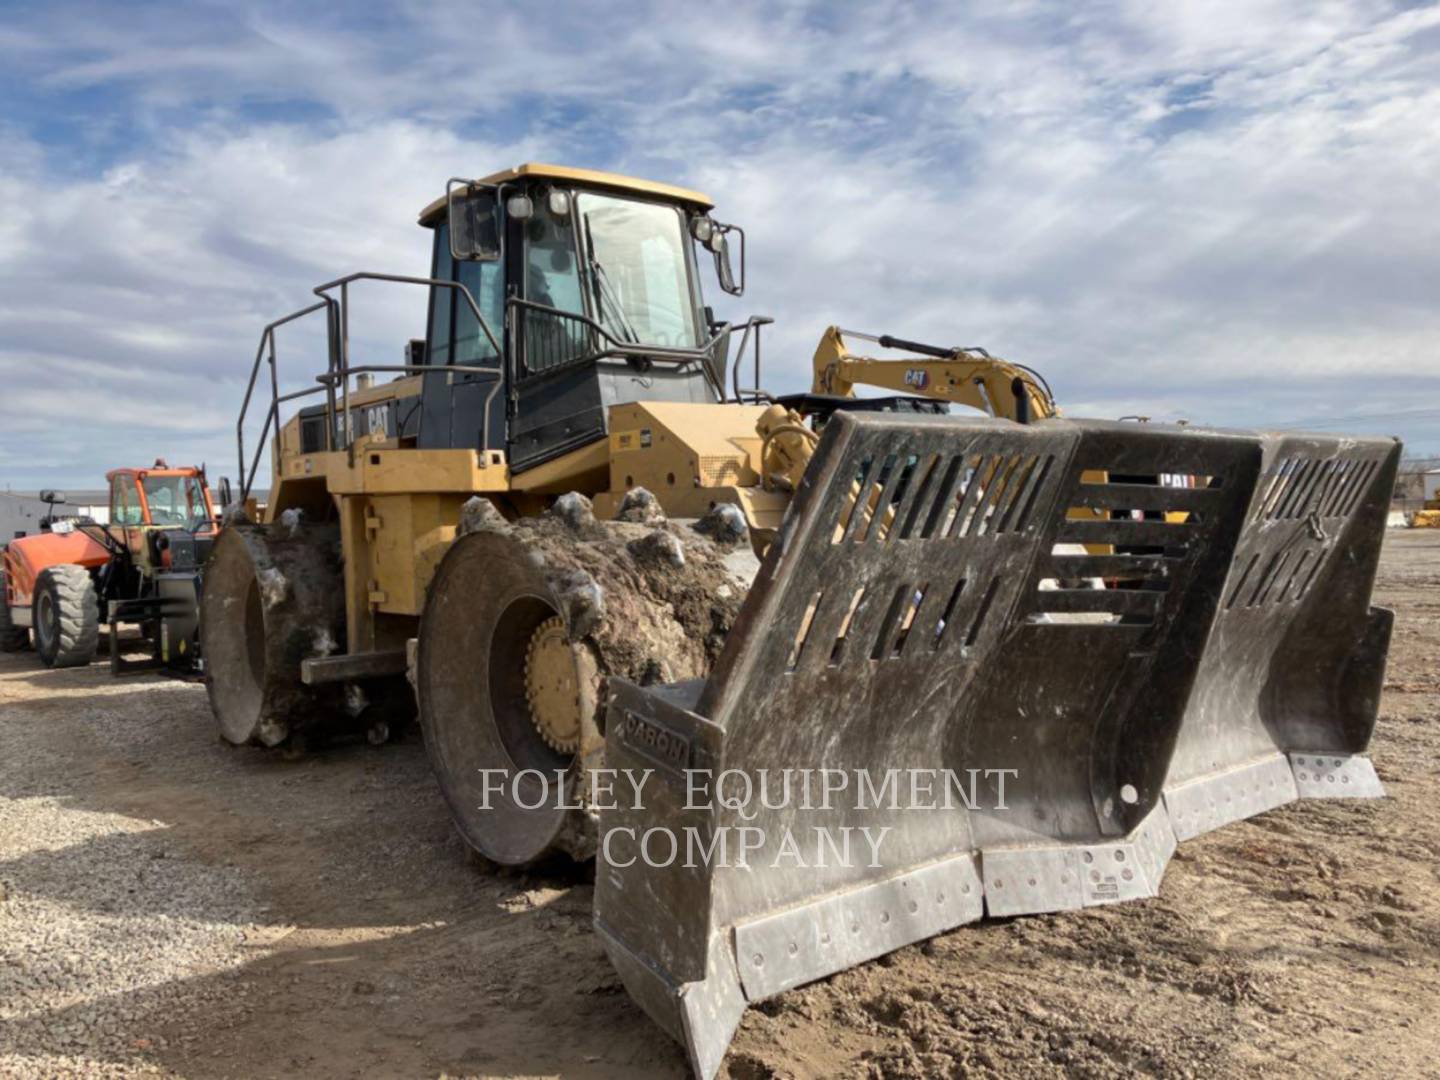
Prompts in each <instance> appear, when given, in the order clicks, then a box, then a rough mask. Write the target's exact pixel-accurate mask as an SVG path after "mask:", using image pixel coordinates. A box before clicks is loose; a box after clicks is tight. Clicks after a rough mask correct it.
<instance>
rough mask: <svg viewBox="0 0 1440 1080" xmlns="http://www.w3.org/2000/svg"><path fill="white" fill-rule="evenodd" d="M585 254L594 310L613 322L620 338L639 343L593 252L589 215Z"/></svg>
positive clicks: (604, 318) (608, 279)
mask: <svg viewBox="0 0 1440 1080" xmlns="http://www.w3.org/2000/svg"><path fill="white" fill-rule="evenodd" d="M585 254H586V260H587V262H588V263H589V265H590V280H591V281H592V282H593V283H594V288H595V311H596V313H597V314H598V315H599V316H600V320H601V322H607V321H609V322H613V323H614V325H615V326H616V327H617V328H618V329H619V331H620V337H621V338H622V340H625V341H629V342H632V343H637V344H638V343H639V341H640V336H639V335H638V334H636V333H635V330H634V328H633V327H631V325H630V323H629V322H628V321H627V320H626V318H625V309H624V308H622V307H621V306H620V301H619V299H618V298H617V297H616V296H615V287H614V285H613V284H611V282H610V275H609V274H607V273H606V272H605V267H604V266H602V265H601V264H600V257H599V256H598V255H596V254H595V240H594V237H593V236H592V235H591V233H590V215H589V214H586V215H585Z"/></svg>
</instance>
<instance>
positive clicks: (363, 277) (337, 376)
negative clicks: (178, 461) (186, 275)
mask: <svg viewBox="0 0 1440 1080" xmlns="http://www.w3.org/2000/svg"><path fill="white" fill-rule="evenodd" d="M356 281H388V282H394V283H397V284H402V285H423V286H428V287H432V288H434V287H438V288H444V289H453V290H455V291H456V292H458V293H459V294H460V295H461V296H462V297H464V299H465V302H466V303H467V304H468V305H469V306H470V310H471V312H472V313H473V314H474V316H475V322H476V325H477V326H479V328H480V329H481V331H482V332H483V333H484V334H485V338H486V340H487V341H488V342H489V343H490V346H491V348H493V349H494V350H495V355H496V356H497V357H498V358H499V359H498V360H497V361H496V362H495V363H494V364H454V363H452V364H447V365H445V366H444V367H443V368H442V367H438V366H434V365H429V364H367V365H360V366H357V367H351V366H350V289H349V287H350V285H351V284H352V283H353V282H356ZM337 288H338V289H339V290H340V298H339V299H338V300H337V299H335V297H333V296H331V295H330V292H331V290H334V289H337ZM313 291H314V293H315V295H316V296H318V297H319V298H320V299H319V300H318V301H317V302H316V303H313V304H311V305H309V306H308V307H304V308H301V309H299V310H298V311H293V312H291V313H290V314H289V315H286V316H284V317H282V318H279V319H276V320H275V321H274V322H272V323H269V324H268V325H266V327H265V328H264V329H263V330H262V331H261V333H260V343H259V344H258V345H257V346H256V349H255V362H254V364H252V365H251V368H250V380H249V382H248V383H247V384H246V387H245V397H244V399H243V401H242V402H241V404H240V415H239V417H238V419H237V420H236V421H235V443H236V448H237V455H238V460H239V467H240V501H241V502H242V503H243V502H244V501H245V499H246V498H248V497H249V494H250V490H251V488H252V486H253V485H254V481H255V474H256V472H257V471H258V470H259V467H260V456H261V454H262V453H263V452H264V449H265V446H266V444H267V440H268V439H269V438H270V437H271V433H272V431H273V432H274V435H275V437H277V438H278V436H279V433H280V405H281V404H282V403H284V402H287V401H293V400H296V399H297V398H302V397H308V396H310V395H312V394H318V393H324V394H325V396H326V405H327V414H328V416H329V421H328V422H327V423H326V425H325V448H326V450H327V451H329V450H334V449H335V430H336V420H337V419H338V416H339V414H341V413H343V415H344V418H345V420H344V427H343V431H344V432H345V438H346V440H347V445H349V443H350V441H352V440H353V435H354V425H353V423H352V418H351V409H350V377H351V376H352V375H360V374H365V373H368V372H400V373H404V374H407V375H410V374H423V373H434V372H439V371H441V370H445V371H454V370H460V371H474V372H484V373H488V374H492V375H494V376H495V381H494V385H493V386H492V387H491V388H490V391H489V393H487V394H486V395H485V403H484V409H483V412H484V418H483V421H482V424H481V430H480V443H481V446H482V448H488V447H489V445H490V411H491V406H492V405H493V404H494V401H495V395H496V394H498V393H499V392H500V389H501V387H502V386H503V384H504V381H505V380H504V363H505V361H504V356H505V350H504V348H503V347H502V346H501V344H500V341H499V339H498V338H496V336H495V333H494V331H493V330H492V329H491V328H490V324H489V323H488V322H487V321H486V319H485V315H484V313H483V312H481V310H480V305H479V304H478V303H476V301H475V297H474V296H473V295H472V294H471V292H470V290H469V289H468V288H467V287H466V286H465V285H463V284H462V283H460V282H458V281H447V280H443V279H440V278H428V277H412V276H409V275H404V274H382V273H376V272H374V271H367V270H362V271H357V272H355V273H353V274H347V275H345V276H344V277H339V278H336V279H335V280H334V281H327V282H325V283H324V284H322V285H317V286H316V287H315V289H314V290H313ZM506 305H507V306H508V307H515V308H519V309H521V310H533V311H537V312H544V313H547V314H550V315H555V316H560V317H563V318H565V319H570V320H574V321H578V322H580V323H582V324H584V325H585V326H586V327H588V328H589V329H590V330H591V331H593V332H594V333H595V334H596V335H598V337H599V338H601V339H603V341H604V342H605V343H606V345H607V347H606V348H605V349H603V350H602V351H600V352H597V353H595V354H593V355H591V356H588V357H578V358H577V359H586V360H598V359H602V358H604V357H607V356H619V357H625V358H636V359H641V358H643V359H647V360H669V361H675V362H680V363H686V362H691V361H699V362H701V363H705V362H706V361H708V360H710V359H711V357H712V354H713V350H714V349H715V347H716V345H717V344H718V343H719V342H720V340H721V339H722V338H724V337H728V335H729V334H730V333H732V332H733V331H734V330H736V329H743V330H744V334H743V335H742V337H741V340H740V347H739V348H738V349H737V350H736V353H735V366H734V372H735V376H734V389H735V400H736V401H740V400H742V391H741V388H740V377H739V369H740V361H741V358H742V357H743V356H744V353H745V347H746V345H747V344H748V343H749V341H750V334H751V331H752V330H753V331H754V334H755V381H756V383H757V384H758V383H759V381H760V328H761V327H762V326H767V325H769V324H770V323H772V322H774V321H775V320H774V319H771V318H769V317H767V316H763V315H752V316H750V318H748V319H746V320H745V322H744V323H743V324H741V326H740V327H735V326H732V325H731V324H729V323H722V324H719V326H718V328H717V329H716V330H715V332H714V333H713V334H712V335H711V336H710V337H709V339H707V340H706V341H705V342H704V343H703V344H702V345H700V346H698V347H696V348H685V347H682V346H674V345H646V344H643V343H639V342H629V341H621V340H619V339H618V338H616V337H615V335H614V334H612V333H611V332H610V331H609V330H607V329H606V328H605V327H604V326H602V325H601V324H600V323H599V322H597V321H596V320H594V319H592V318H590V317H589V316H588V315H584V314H581V313H579V312H572V311H562V310H561V309H559V308H556V307H552V306H550V305H547V304H539V303H536V302H535V301H533V300H525V299H523V298H521V297H509V298H507V300H506ZM321 310H324V311H325V312H326V332H327V338H328V340H329V358H328V363H327V365H326V371H325V372H324V374H321V375H317V376H316V377H315V379H316V382H318V383H320V385H319V386H312V387H307V388H305V389H303V390H296V391H292V392H290V393H287V394H281V393H280V378H279V372H278V363H277V359H276V348H275V331H276V330H278V329H279V328H280V327H282V326H285V325H286V324H288V323H291V322H294V321H296V320H297V319H302V318H304V317H305V316H307V315H312V314H314V313H315V312H317V311H321ZM262 361H263V362H267V363H268V364H269V367H270V407H269V408H268V409H267V410H266V412H265V423H264V424H263V425H262V426H261V430H260V437H259V440H258V443H257V445H256V447H255V452H254V454H253V455H252V457H251V458H250V461H249V465H248V467H247V464H246V457H245V419H246V416H247V415H248V414H249V410H250V403H251V401H252V399H253V397H254V393H255V384H256V382H257V381H258V380H259V378H260V365H261V363H262ZM712 378H713V377H712ZM337 386H338V387H339V390H340V393H339V402H338V403H337V401H336V392H335V391H336V388H337ZM717 389H718V390H719V392H720V397H721V398H722V400H723V399H724V396H725V393H724V387H723V386H720V387H717ZM744 393H749V394H750V395H752V396H754V397H756V398H757V399H758V397H759V396H760V395H759V392H758V391H756V390H747V391H744ZM337 404H338V409H337Z"/></svg>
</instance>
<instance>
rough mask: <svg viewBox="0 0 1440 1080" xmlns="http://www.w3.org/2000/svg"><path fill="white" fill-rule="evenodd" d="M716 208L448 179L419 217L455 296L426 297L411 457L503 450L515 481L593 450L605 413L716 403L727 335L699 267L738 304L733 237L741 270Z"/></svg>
mask: <svg viewBox="0 0 1440 1080" xmlns="http://www.w3.org/2000/svg"><path fill="white" fill-rule="evenodd" d="M711 205H712V204H711V202H710V200H709V199H708V198H706V197H705V196H704V195H701V194H699V193H698V192H694V191H688V190H686V189H683V188H677V187H671V186H669V185H666V184H656V183H651V182H649V181H644V180H635V179H631V178H629V177H623V176H616V175H613V174H609V173H597V172H590V171H588V170H583V169H570V168H565V167H562V166H551V165H522V166H520V167H518V168H516V169H512V170H507V171H506V172H502V173H497V174H495V175H493V176H490V177H487V178H485V179H484V180H478V181H464V180H461V181H451V184H450V187H449V189H448V191H447V194H446V197H445V198H442V199H438V200H436V201H435V202H434V203H432V204H431V205H430V206H428V207H427V208H426V209H425V210H424V211H423V212H422V213H421V215H420V224H422V225H424V226H426V227H428V228H430V229H432V230H433V232H434V241H433V255H432V262H431V275H430V276H431V278H432V279H434V280H436V281H444V282H454V283H455V286H458V287H455V286H442V285H432V286H431V289H430V306H429V314H428V321H427V331H426V339H425V348H424V354H423V364H424V366H425V367H426V368H427V369H433V370H427V371H426V372H425V374H424V376H423V378H424V385H423V389H422V392H421V397H420V405H419V410H418V415H417V416H416V417H415V419H414V423H415V424H416V430H415V431H414V434H415V436H416V439H417V444H418V446H419V447H420V449H458V448H475V449H495V450H499V449H504V450H506V451H507V452H508V456H509V462H510V466H511V468H512V469H514V470H516V471H521V470H523V469H526V468H529V467H532V466H535V465H539V464H541V463H543V462H545V461H548V460H550V459H551V458H554V457H557V456H559V455H561V454H564V453H567V452H569V451H571V450H574V449H576V448H578V447H581V446H584V445H586V444H588V443H590V442H593V441H595V440H597V439H600V438H602V437H603V436H604V435H605V434H606V417H607V415H608V412H609V409H610V407H611V406H614V405H619V404H625V403H628V402H634V401H680V402H697V403H711V402H717V401H721V400H724V397H725V391H724V386H725V356H726V352H727V348H728V332H727V329H728V328H727V327H725V326H724V325H723V324H715V323H714V322H713V320H712V317H711V314H710V311H709V309H708V308H706V307H705V305H704V301H703V299H702V294H701V288H700V275H699V261H700V258H701V253H702V251H703V252H708V253H709V255H710V256H712V257H713V259H714V262H715V266H716V272H717V275H718V277H719V280H720V284H721V287H722V288H723V289H724V290H725V291H727V292H730V293H732V294H734V295H739V294H740V292H741V291H742V288H743V279H742V280H741V281H739V282H737V281H736V279H735V275H734V273H733V270H732V268H731V265H730V258H729V245H730V240H729V239H728V238H729V236H730V235H731V234H732V233H733V234H735V235H737V236H738V237H739V238H740V243H741V245H742V249H741V251H742V260H741V262H742V267H743V233H741V232H740V230H739V229H737V228H735V227H734V226H727V225H723V224H721V223H719V222H717V221H715V220H714V219H712V218H711V217H710V216H709V211H710V208H711ZM462 289H463V291H462ZM472 301H473V305H472ZM477 315H478V316H479V317H478V318H477ZM482 320H483V321H482ZM487 328H488V331H489V332H488V333H487ZM487 414H488V421H489V422H488V424H487V423H486V418H487ZM400 434H406V433H403V432H402V433H400ZM482 443H485V444H487V445H482Z"/></svg>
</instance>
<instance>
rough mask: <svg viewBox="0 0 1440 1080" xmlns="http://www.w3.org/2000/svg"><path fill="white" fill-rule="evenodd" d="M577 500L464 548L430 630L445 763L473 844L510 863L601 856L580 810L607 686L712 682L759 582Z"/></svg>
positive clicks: (426, 629)
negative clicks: (726, 641)
mask: <svg viewBox="0 0 1440 1080" xmlns="http://www.w3.org/2000/svg"><path fill="white" fill-rule="evenodd" d="M566 499H567V500H568V502H566V501H563V500H562V504H561V509H560V510H558V511H552V512H550V513H547V514H546V515H543V516H541V517H539V518H527V519H524V520H522V521H519V522H516V523H515V524H513V525H511V524H507V523H505V522H503V521H501V520H499V518H498V515H492V516H491V517H490V518H489V519H488V521H487V522H486V524H485V525H483V526H482V527H480V528H478V530H477V531H474V532H471V533H469V534H468V535H463V536H461V537H460V538H459V539H458V540H457V541H456V542H455V543H454V544H453V545H451V547H450V549H449V551H447V552H446V554H445V558H444V560H443V561H442V562H441V564H440V567H439V569H438V570H437V571H436V574H435V578H434V581H433V582H432V584H431V587H430V594H429V598H428V600H427V602H426V605H425V612H424V615H423V616H422V618H421V622H420V635H419V645H418V652H417V657H416V667H415V689H416V695H417V697H418V699H419V706H420V723H421V726H422V728H423V730H424V734H425V745H426V748H427V751H428V753H429V755H430V759H431V764H432V766H433V768H434V770H435V774H436V777H437V779H438V780H439V782H440V787H441V790H442V792H443V793H444V795H445V798H446V801H447V802H448V803H449V806H450V811H451V815H452V816H453V818H454V820H455V824H456V826H457V828H459V830H460V832H461V834H462V835H463V836H464V838H465V840H466V842H467V843H469V844H470V845H471V847H473V848H474V849H475V850H477V851H478V852H480V853H481V854H482V855H484V856H485V857H486V858H488V859H490V860H492V861H494V862H497V863H501V864H503V865H526V864H528V863H532V862H535V861H536V860H538V859H541V858H543V857H544V856H546V855H547V854H548V853H550V852H562V853H564V854H566V855H569V856H570V857H572V858H575V859H586V858H589V857H591V856H593V855H594V852H595V843H596V827H595V821H594V818H593V815H592V813H590V812H589V811H585V810H577V809H566V808H565V807H573V806H575V805H576V804H577V802H581V801H583V800H584V798H585V796H586V795H587V790H586V789H587V784H586V778H587V772H588V770H590V769H593V768H596V767H598V766H599V765H601V764H602V763H603V744H604V739H603V733H602V731H601V730H600V727H599V725H598V717H599V715H600V713H601V705H602V701H603V695H604V692H605V680H606V679H607V678H608V677H609V676H612V675H619V676H623V677H625V678H627V679H631V680H633V681H636V682H650V681H657V680H664V681H670V680H675V679H687V678H698V677H702V676H703V675H705V674H706V673H707V672H708V671H709V668H710V664H711V663H712V662H713V660H714V657H715V655H716V654H717V653H718V649H719V645H720V642H721V641H722V640H723V638H724V634H725V632H726V631H727V630H728V629H729V626H730V623H731V622H732V621H733V619H734V615H735V612H736V611H737V610H738V608H739V603H740V599H741V598H742V597H743V595H744V591H745V587H746V584H747V583H746V582H744V581H741V580H739V579H737V578H736V577H735V576H734V575H733V574H732V573H730V572H729V571H727V570H726V568H725V566H724V563H723V560H724V554H725V553H724V552H723V551H722V550H721V549H720V548H718V547H717V546H716V545H715V544H713V543H711V542H710V541H709V540H706V539H705V538H703V537H701V536H700V535H698V534H696V533H694V532H693V531H691V530H689V529H685V528H682V527H678V526H674V525H671V524H669V523H667V522H665V521H663V519H661V520H653V519H652V520H649V521H646V522H644V523H637V522H597V521H595V519H594V517H593V516H592V515H591V513H590V509H589V504H588V502H586V501H585V500H583V499H580V497H579V496H567V497H566ZM727 583H728V586H729V587H728V588H727V587H726V585H727ZM486 770H493V771H492V772H488V773H487V771H486ZM487 776H488V778H489V779H488V784H487ZM542 777H543V779H542ZM562 785H563V786H562ZM562 793H563V795H564V798H563V799H562V798H561V797H560V796H561V794H562Z"/></svg>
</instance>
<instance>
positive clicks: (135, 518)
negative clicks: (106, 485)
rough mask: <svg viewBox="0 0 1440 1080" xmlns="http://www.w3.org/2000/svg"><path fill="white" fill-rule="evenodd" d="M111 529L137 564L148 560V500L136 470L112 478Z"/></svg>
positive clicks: (109, 529) (108, 528)
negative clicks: (146, 500)
mask: <svg viewBox="0 0 1440 1080" xmlns="http://www.w3.org/2000/svg"><path fill="white" fill-rule="evenodd" d="M107 531H108V532H109V533H110V535H111V536H113V537H114V538H115V540H116V541H117V542H119V543H121V544H123V545H124V546H125V547H126V549H127V550H128V551H129V552H130V556H131V558H132V559H133V560H134V562H135V563H136V565H138V566H143V565H144V564H145V504H144V503H143V502H141V499H140V487H139V485H138V484H137V483H136V482H135V475H134V474H133V473H120V474H119V475H117V476H115V477H114V478H113V479H112V480H111V481H110V524H109V526H108V527H107Z"/></svg>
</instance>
